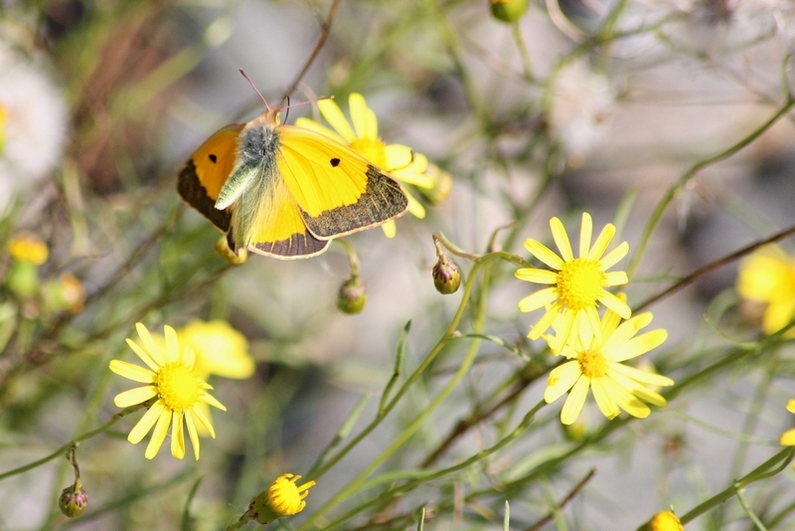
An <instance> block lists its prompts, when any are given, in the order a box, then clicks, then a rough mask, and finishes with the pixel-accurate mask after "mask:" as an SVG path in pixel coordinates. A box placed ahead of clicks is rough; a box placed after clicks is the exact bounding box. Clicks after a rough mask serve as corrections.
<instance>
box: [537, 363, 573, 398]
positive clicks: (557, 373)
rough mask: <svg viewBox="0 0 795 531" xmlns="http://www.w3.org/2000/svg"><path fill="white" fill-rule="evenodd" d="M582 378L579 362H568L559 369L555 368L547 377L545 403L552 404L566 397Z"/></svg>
mask: <svg viewBox="0 0 795 531" xmlns="http://www.w3.org/2000/svg"><path fill="white" fill-rule="evenodd" d="M580 376H582V372H581V371H580V364H579V362H577V361H567V362H566V363H564V364H563V365H561V366H559V367H555V368H554V369H552V371H551V372H550V373H549V376H548V377H547V388H546V390H545V391H544V401H545V402H546V403H547V404H551V403H552V402H554V401H555V400H557V399H558V398H560V397H561V396H563V395H565V394H566V392H568V390H569V389H571V388H572V386H573V385H574V384H575V383H576V382H577V379H578V378H579V377H580Z"/></svg>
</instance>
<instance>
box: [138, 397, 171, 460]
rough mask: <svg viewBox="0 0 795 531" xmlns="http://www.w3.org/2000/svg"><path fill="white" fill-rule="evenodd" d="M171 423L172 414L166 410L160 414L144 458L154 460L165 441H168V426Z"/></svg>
mask: <svg viewBox="0 0 795 531" xmlns="http://www.w3.org/2000/svg"><path fill="white" fill-rule="evenodd" d="M170 423H171V413H170V412H168V411H166V410H165V408H163V410H162V411H161V413H160V416H159V417H158V419H157V425H155V431H153V432H152V437H151V438H150V439H149V444H147V445H146V452H144V457H146V458H147V459H154V457H155V456H156V455H157V452H159V451H160V447H161V446H163V441H165V440H166V434H167V433H168V425H169V424H170Z"/></svg>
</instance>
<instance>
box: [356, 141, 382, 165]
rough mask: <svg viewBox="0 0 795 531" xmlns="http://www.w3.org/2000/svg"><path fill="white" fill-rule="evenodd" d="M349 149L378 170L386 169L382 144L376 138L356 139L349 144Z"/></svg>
mask: <svg viewBox="0 0 795 531" xmlns="http://www.w3.org/2000/svg"><path fill="white" fill-rule="evenodd" d="M351 149H352V150H354V151H355V152H356V153H358V154H359V155H361V156H362V157H364V158H366V159H367V160H369V161H370V162H372V163H373V164H375V165H376V166H378V167H379V168H383V169H388V168H387V167H386V162H387V160H386V149H385V148H384V143H383V142H381V141H380V140H379V139H377V138H357V139H356V140H354V141H353V142H351Z"/></svg>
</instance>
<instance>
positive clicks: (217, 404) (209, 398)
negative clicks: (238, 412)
mask: <svg viewBox="0 0 795 531" xmlns="http://www.w3.org/2000/svg"><path fill="white" fill-rule="evenodd" d="M201 399H202V400H203V401H204V402H207V403H208V404H210V405H211V406H213V407H214V408H218V409H220V410H221V411H226V406H224V405H223V404H222V403H221V402H219V401H218V400H216V399H215V397H214V396H213V395H208V394H207V393H204V394H203V395H202V397H201Z"/></svg>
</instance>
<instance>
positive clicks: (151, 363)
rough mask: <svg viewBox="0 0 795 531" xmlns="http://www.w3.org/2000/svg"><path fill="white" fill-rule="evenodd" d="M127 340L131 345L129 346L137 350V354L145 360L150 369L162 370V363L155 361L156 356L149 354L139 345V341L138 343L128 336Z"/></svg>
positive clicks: (134, 350)
mask: <svg viewBox="0 0 795 531" xmlns="http://www.w3.org/2000/svg"><path fill="white" fill-rule="evenodd" d="M126 341H127V345H129V347H130V348H131V349H132V351H133V352H135V355H136V356H138V358H139V359H140V360H141V361H143V362H144V363H145V364H146V366H147V367H149V368H150V369H152V370H153V371H155V372H157V371H158V370H160V365H159V364H158V363H157V362H156V361H155V359H154V358H152V357H150V356H149V354H147V353H146V351H144V349H142V348H141V347H139V346H138V343H136V342H135V341H133V340H132V339H130V338H127V339H126Z"/></svg>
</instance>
